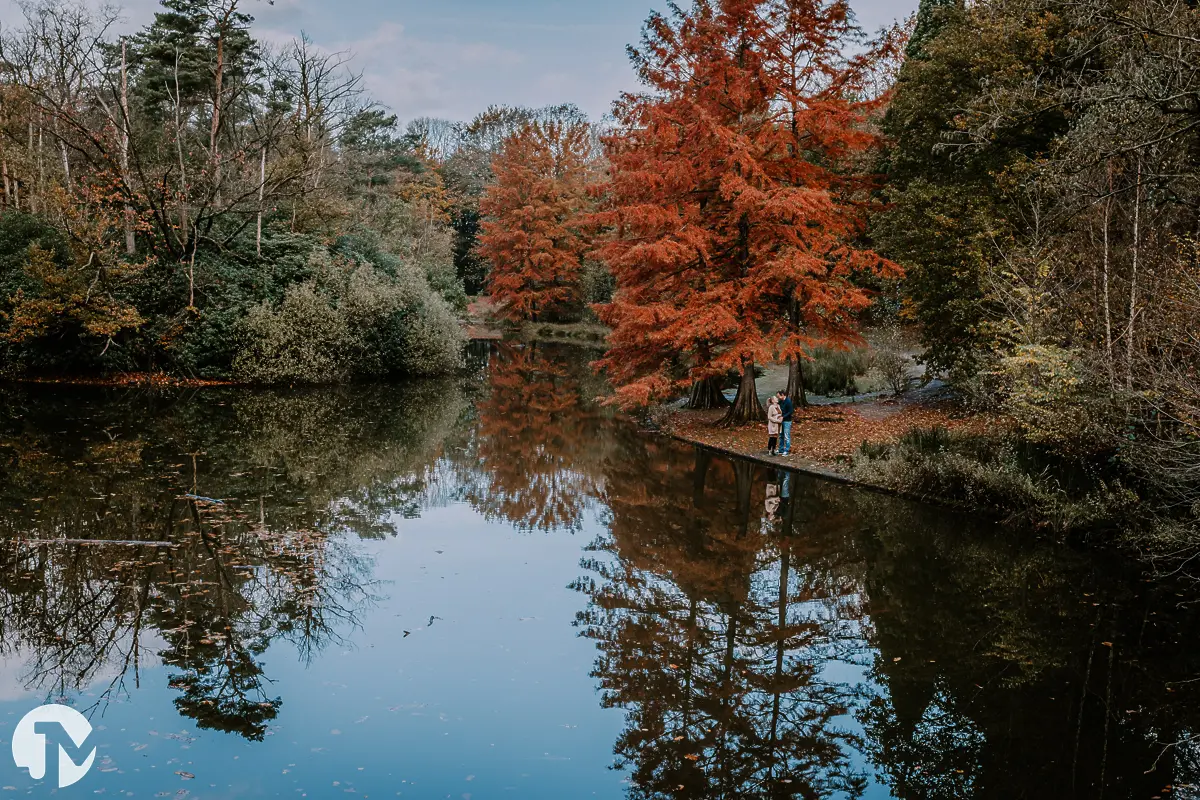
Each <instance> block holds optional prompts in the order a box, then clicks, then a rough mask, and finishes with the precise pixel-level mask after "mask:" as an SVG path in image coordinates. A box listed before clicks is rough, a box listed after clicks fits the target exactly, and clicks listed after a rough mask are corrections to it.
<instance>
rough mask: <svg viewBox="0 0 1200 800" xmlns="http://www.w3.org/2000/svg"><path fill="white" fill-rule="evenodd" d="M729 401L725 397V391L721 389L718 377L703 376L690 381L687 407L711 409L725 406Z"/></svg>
mask: <svg viewBox="0 0 1200 800" xmlns="http://www.w3.org/2000/svg"><path fill="white" fill-rule="evenodd" d="M728 406H729V401H728V400H726V399H725V393H724V392H722V391H721V379H720V378H715V377H713V378H704V379H703V380H698V381H695V382H694V383H692V395H691V398H690V399H689V400H688V408H691V409H697V410H699V409H711V408H727V407H728Z"/></svg>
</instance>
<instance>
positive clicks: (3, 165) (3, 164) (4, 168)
mask: <svg viewBox="0 0 1200 800" xmlns="http://www.w3.org/2000/svg"><path fill="white" fill-rule="evenodd" d="M0 172H2V173H3V174H4V207H5V208H8V204H9V200H10V198H11V197H12V193H11V192H10V191H9V188H8V159H4V160H3V161H0Z"/></svg>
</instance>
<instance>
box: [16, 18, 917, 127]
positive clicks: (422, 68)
mask: <svg viewBox="0 0 1200 800" xmlns="http://www.w3.org/2000/svg"><path fill="white" fill-rule="evenodd" d="M90 1H91V2H98V0H90ZM118 1H119V2H121V5H123V6H124V8H125V13H126V16H127V17H128V18H129V22H130V24H131V26H132V27H140V26H141V25H143V24H145V22H147V21H148V20H149V19H150V15H151V14H152V13H153V11H154V10H155V8H157V6H158V2H157V0H118ZM243 2H244V3H245V6H246V8H247V10H248V11H250V12H251V13H253V14H255V16H256V17H257V19H258V21H257V24H256V26H255V27H256V34H257V35H258V36H260V37H261V38H263V39H267V40H271V41H281V40H283V41H286V40H288V39H291V38H292V37H294V36H295V35H297V34H298V33H299V32H300V31H301V30H303V31H306V32H307V33H308V34H309V36H311V37H312V38H313V40H314V41H315V42H316V43H317V44H318V45H320V46H321V47H323V48H325V49H329V50H343V49H349V50H352V51H353V52H354V53H355V54H356V56H357V58H356V59H355V62H354V63H355V66H356V68H357V69H359V70H362V71H363V72H364V73H365V78H366V81H367V85H368V88H369V90H370V91H371V93H372V94H373V96H374V97H375V98H376V99H378V100H379V101H380V102H382V103H384V104H385V105H387V106H388V107H389V108H390V109H391V110H392V111H393V112H394V113H396V114H398V115H399V116H400V118H401V120H409V119H412V118H414V117H419V116H435V117H447V118H450V119H469V118H470V117H472V116H474V115H475V114H476V113H477V112H479V111H481V110H483V109H484V108H486V107H487V106H488V104H490V103H497V104H509V105H526V106H540V105H547V104H552V103H567V102H571V103H575V104H577V105H578V106H580V107H581V108H583V109H584V110H585V111H586V112H588V114H589V115H591V116H592V117H593V118H598V117H600V116H602V115H603V114H605V113H606V112H607V111H608V110H609V107H610V105H611V103H612V101H613V100H614V99H616V97H617V95H618V94H619V93H620V92H621V90H623V89H629V88H634V87H636V85H637V83H636V80H635V79H634V76H633V73H632V71H631V69H630V67H629V62H628V60H627V58H626V55H625V46H626V45H627V44H629V43H631V42H636V41H637V40H638V37H639V35H640V31H641V26H642V23H643V21H644V20H645V19H646V16H647V15H648V13H649V11H650V10H651V8H660V9H661V8H662V7H663V6H664V2H663V0H276V2H275V4H274V5H267V3H266V0H243ZM684 2H685V3H686V0H684ZM852 2H853V5H854V8H855V10H856V12H857V14H858V17H859V22H860V23H861V24H862V25H863V27H864V28H866V29H867V30H868V31H870V32H873V31H875V30H877V29H878V28H879V27H881V26H883V25H886V24H890V23H891V22H892V21H893V20H894V19H896V18H898V17H905V16H907V15H908V14H910V13H912V11H913V9H914V8H915V7H916V3H917V0H856V1H855V0H852ZM14 11H15V8H14V3H13V0H0V20H2V21H5V22H6V23H8V22H15V21H16V20H15V19H14V17H15V16H16V15H15V14H14V13H13V12H14Z"/></svg>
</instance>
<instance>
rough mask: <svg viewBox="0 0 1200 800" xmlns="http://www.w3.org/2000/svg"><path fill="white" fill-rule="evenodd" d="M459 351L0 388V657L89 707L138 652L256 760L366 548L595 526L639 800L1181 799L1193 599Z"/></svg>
mask: <svg viewBox="0 0 1200 800" xmlns="http://www.w3.org/2000/svg"><path fill="white" fill-rule="evenodd" d="M475 355H476V359H475V363H476V366H477V370H478V371H477V373H475V374H472V375H470V376H468V378H467V379H465V380H461V381H456V382H451V383H420V384H408V385H402V386H393V387H361V386H360V387H353V388H347V389H340V390H320V391H302V392H265V393H264V392H242V391H225V390H215V391H207V392H203V393H200V394H197V395H189V394H161V395H160V394H143V393H136V392H103V391H93V392H83V393H76V394H70V393H63V392H60V391H56V392H52V393H48V392H41V391H38V390H35V389H28V390H20V391H10V392H9V393H7V394H6V395H3V396H0V403H3V404H4V408H2V409H0V411H4V412H5V413H4V415H3V421H2V422H0V658H3V659H5V660H11V661H14V662H19V663H21V664H24V665H26V666H25V672H24V674H23V676H22V677H23V679H24V681H25V682H26V684H27V685H28V686H29V687H30V688H32V689H36V690H37V691H39V692H42V693H44V694H45V695H46V696H47V697H56V696H58V695H62V694H70V693H72V692H74V691H78V690H82V689H84V688H89V687H100V688H101V689H102V690H104V691H102V693H101V697H100V700H99V701H98V702H100V703H104V702H106V701H107V700H108V699H111V698H113V697H115V696H117V695H120V694H122V693H124V692H127V691H131V690H132V688H133V687H135V686H136V685H137V684H138V682H139V680H140V679H141V675H142V667H143V665H144V664H145V663H146V662H147V661H149V660H154V661H156V662H161V663H162V664H164V665H165V666H166V673H167V675H168V679H169V680H170V682H171V686H172V687H174V691H175V703H176V706H177V708H178V709H179V711H180V712H181V713H182V714H184V715H186V716H188V717H191V718H193V719H195V720H196V723H197V724H198V725H199V726H201V727H204V728H211V729H216V730H222V731H230V732H236V733H238V734H240V735H242V736H245V737H247V738H249V739H261V738H262V737H263V736H264V735H265V734H266V732H267V727H268V725H270V723H271V721H272V720H273V719H275V718H276V715H277V714H278V713H279V709H280V706H281V703H282V702H284V701H285V700H286V698H280V697H278V696H276V695H275V694H274V693H272V691H271V690H270V682H269V680H268V677H267V675H265V674H264V671H263V666H262V660H263V654H264V653H265V651H266V650H267V648H268V647H269V646H270V645H272V644H273V643H277V642H287V643H290V644H291V645H293V646H294V647H295V648H296V650H297V652H298V653H299V657H300V658H302V659H309V658H312V657H314V656H315V655H316V654H317V653H318V652H319V651H320V650H321V649H322V648H324V647H328V646H329V645H330V644H331V643H336V642H338V641H340V637H345V636H347V634H348V632H350V631H352V630H353V628H354V626H355V625H356V624H357V620H358V619H359V617H360V616H361V614H362V612H363V611H364V610H365V609H366V608H367V607H368V606H369V605H370V604H371V603H372V601H373V598H374V597H375V596H376V595H377V594H378V593H379V592H378V590H377V588H376V587H375V586H374V585H373V575H372V570H373V565H372V563H371V562H370V561H369V560H368V559H367V558H366V557H365V556H364V555H363V554H364V552H365V549H364V547H363V546H362V540H363V539H378V538H384V537H390V536H392V535H394V534H395V533H396V530H395V524H396V522H395V520H396V519H398V518H401V519H402V518H404V517H413V516H417V515H419V514H421V513H422V512H423V511H424V510H425V509H428V508H430V507H431V506H437V505H441V504H448V503H465V504H467V505H469V506H470V507H472V508H473V509H475V510H476V511H477V512H478V513H479V514H480V515H481V516H483V517H484V518H487V519H493V520H497V521H503V522H505V523H507V524H510V525H512V526H514V527H515V528H517V529H519V530H521V531H547V532H549V531H560V532H569V533H577V532H580V531H583V530H587V531H588V536H589V539H586V540H581V541H592V538H591V537H595V538H594V541H592V543H591V545H590V546H589V547H588V548H587V549H586V552H585V558H584V562H583V568H584V569H583V572H584V575H583V576H582V577H580V578H579V580H578V581H577V582H576V584H575V588H576V589H578V590H579V591H580V592H581V595H580V605H581V606H583V607H584V609H583V611H581V612H580V614H579V616H578V620H577V625H578V630H579V632H580V633H581V634H582V635H583V636H585V637H587V638H588V639H590V640H592V641H594V642H595V644H596V647H597V653H598V657H597V660H596V662H595V667H594V673H593V674H594V678H595V680H596V681H597V683H598V685H599V687H600V689H601V693H602V703H603V704H604V705H605V706H608V707H614V708H620V709H622V710H623V713H624V715H625V726H624V729H623V731H622V733H621V734H620V736H619V738H618V739H617V741H616V742H615V743H614V753H615V756H616V763H617V764H618V765H619V766H621V767H622V768H623V769H626V770H627V771H628V777H629V789H628V793H629V795H630V796H631V797H634V798H658V797H679V798H716V797H723V798H741V797H747V798H785V797H803V798H818V797H822V798H823V797H835V796H839V797H840V796H850V797H854V796H860V795H864V794H867V793H868V792H870V793H872V794H873V793H874V790H872V789H871V788H870V787H871V785H872V784H876V788H877V789H882V788H884V787H886V789H887V790H890V791H891V793H892V794H894V795H895V796H897V797H901V798H913V800H916V799H917V798H921V799H922V800H924V799H926V798H929V799H934V798H947V799H949V798H961V797H979V798H993V797H994V798H1005V800H1007V799H1008V798H1041V797H1055V798H1094V797H1100V796H1106V797H1145V798H1153V797H1155V796H1159V797H1170V796H1173V797H1188V796H1197V794H1196V790H1194V789H1192V788H1189V787H1192V786H1194V785H1195V784H1197V783H1200V755H1198V754H1200V746H1198V744H1197V742H1198V741H1200V739H1197V736H1198V735H1200V720H1198V714H1197V712H1198V711H1200V643H1198V642H1200V638H1198V636H1197V634H1198V633H1200V624H1198V623H1200V615H1198V614H1197V613H1196V611H1195V610H1194V606H1193V605H1192V604H1191V603H1190V602H1189V599H1190V598H1191V597H1192V596H1193V595H1194V588H1192V587H1191V586H1185V587H1184V588H1180V587H1179V586H1178V585H1177V584H1175V583H1174V582H1172V581H1170V580H1160V579H1152V576H1148V575H1144V574H1142V573H1140V572H1138V571H1137V570H1134V569H1131V568H1130V567H1129V565H1128V562H1127V561H1124V562H1117V563H1113V562H1110V561H1109V560H1106V559H1105V558H1102V557H1098V556H1096V555H1094V554H1092V555H1086V556H1085V555H1083V554H1079V553H1075V552H1073V551H1071V550H1068V549H1066V548H1061V547H1056V546H1053V545H1050V544H1046V543H1039V542H1037V541H1023V540H1022V539H1021V537H1019V536H1015V535H1013V534H1012V533H1011V532H999V531H997V530H995V529H994V528H993V527H992V526H991V525H990V524H989V523H986V522H983V521H980V520H975V519H971V518H969V517H963V516H957V515H952V514H948V513H946V512H944V511H940V510H937V509H932V508H927V507H923V506H919V505H915V504H912V503H908V502H904V501H901V500H897V499H893V498H888V497H884V496H881V495H877V494H872V493H866V492H861V491H857V490H852V489H849V488H846V487H842V486H836V485H833V484H829V483H826V482H822V481H818V480H815V479H809V478H804V477H801V476H798V475H790V474H786V473H779V472H776V471H773V470H768V469H766V468H764V467H759V466H754V465H751V464H749V463H746V462H735V461H730V460H728V459H725V458H722V457H719V456H716V455H714V454H712V453H709V452H707V451H703V450H696V449H694V448H691V447H687V446H683V445H681V444H678V443H674V442H671V441H669V440H667V439H664V438H661V437H655V436H651V435H647V434H645V433H643V432H641V431H639V430H638V428H637V427H636V426H634V425H632V424H631V423H629V422H628V421H627V420H622V419H620V418H618V417H616V416H615V415H614V414H612V413H611V412H609V411H608V410H606V409H604V408H602V407H601V406H599V405H598V404H597V403H596V402H595V398H596V397H597V396H598V395H600V394H601V393H602V391H603V387H602V384H601V383H600V382H599V380H598V379H597V378H596V376H595V375H593V374H592V372H591V371H590V369H589V368H588V366H587V363H586V361H587V356H588V354H586V353H582V354H581V353H579V352H577V351H572V350H570V349H567V348H556V347H547V346H544V345H538V346H517V345H503V346H499V347H494V348H487V349H486V350H481V351H479V352H477V353H476V354H475ZM798 435H802V432H800V434H798ZM206 498H217V499H220V500H223V501H224V502H222V503H218V502H212V501H211V500H208V499H206ZM60 537H65V538H68V539H88V540H102V541H109V542H114V541H122V542H124V541H128V540H137V541H142V542H146V543H148V544H142V545H125V544H122V545H116V544H109V545H99V546H96V545H91V546H87V545H79V544H71V543H64V542H61V541H60V542H46V541H44V540H47V539H56V538H60ZM481 677H486V676H481ZM105 687H107V688H106V689H105ZM1167 787H1171V788H1170V791H1168V790H1167ZM1189 793H1190V794H1189Z"/></svg>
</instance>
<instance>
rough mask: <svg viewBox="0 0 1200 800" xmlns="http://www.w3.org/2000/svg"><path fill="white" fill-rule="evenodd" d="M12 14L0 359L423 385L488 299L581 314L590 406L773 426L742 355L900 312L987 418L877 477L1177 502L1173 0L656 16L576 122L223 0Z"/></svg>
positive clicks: (1199, 425) (1185, 429)
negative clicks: (474, 300)
mask: <svg viewBox="0 0 1200 800" xmlns="http://www.w3.org/2000/svg"><path fill="white" fill-rule="evenodd" d="M21 8H22V11H23V14H24V20H22V21H19V24H8V25H6V26H5V27H4V30H3V34H2V36H0V168H2V171H3V187H4V190H3V192H4V193H3V206H2V212H0V284H2V286H0V305H2V308H0V312H2V316H0V335H2V336H3V339H4V346H3V348H2V351H0V352H2V354H3V355H2V365H0V366H2V367H3V369H4V370H5V371H6V372H7V373H9V374H59V375H61V374H73V375H78V374H86V373H96V372H98V373H113V372H121V371H156V370H160V371H165V372H168V373H171V374H175V375H179V376H190V377H201V378H233V379H237V380H241V381H246V382H257V383H296V382H318V383H320V382H336V381H341V380H347V379H353V378H370V377H378V376H387V375H392V374H410V375H413V374H415V375H421V374H438V373H445V372H449V371H453V370H455V369H457V368H458V367H459V365H460V363H461V357H462V348H463V343H464V338H465V334H464V333H463V325H462V317H463V316H464V314H465V310H466V308H467V303H468V298H469V297H472V296H486V297H487V298H488V300H489V303H488V307H489V308H492V309H494V311H495V314H496V316H497V317H499V318H503V319H505V320H507V321H510V322H516V323H519V322H528V321H532V322H537V323H554V322H575V321H579V320H590V321H593V322H601V323H603V324H604V325H606V326H607V327H608V328H610V329H611V335H610V337H609V349H608V350H607V352H606V353H605V354H604V355H603V356H602V357H601V359H600V360H599V361H598V363H597V369H598V370H599V371H601V372H602V373H603V374H604V376H605V377H606V378H607V379H608V380H609V381H610V383H611V384H612V386H613V388H614V390H615V395H614V398H613V400H614V402H616V403H618V404H620V405H623V406H626V407H644V406H647V405H653V404H657V403H662V402H669V401H673V400H675V399H677V398H680V397H684V396H687V397H690V404H691V406H692V407H698V408H704V407H708V408H715V407H724V406H726V405H728V406H729V410H728V413H727V415H726V417H725V420H724V421H725V423H726V424H729V425H736V424H741V423H746V422H757V421H759V420H761V419H762V417H763V410H762V408H761V406H760V405H759V399H758V392H757V391H756V384H755V379H756V375H758V374H759V371H760V369H761V367H762V366H763V365H768V364H785V363H786V364H788V365H790V380H789V385H790V387H791V388H792V389H793V392H794V393H796V394H797V395H801V396H802V392H803V390H804V389H805V385H806V370H807V368H808V367H810V366H811V364H812V359H813V358H814V355H815V354H817V353H819V352H828V351H829V350H830V349H832V350H834V351H836V350H838V349H839V348H850V347H855V346H859V345H861V344H862V342H863V338H862V330H863V326H864V325H865V324H866V325H871V326H875V327H885V328H892V329H897V328H900V329H906V330H911V331H913V332H914V333H915V334H916V335H917V336H919V338H920V340H921V343H922V350H923V355H921V356H920V358H921V360H922V361H923V363H924V364H925V367H926V372H925V375H926V376H927V378H934V377H936V378H938V379H940V380H944V381H945V382H946V383H947V384H948V385H949V386H950V387H951V388H952V390H953V391H954V392H955V393H956V395H957V397H958V398H959V399H960V401H962V402H963V404H964V406H965V407H966V408H968V409H970V410H975V411H985V412H987V413H993V414H996V415H998V416H999V417H1000V418H1002V419H1004V420H1005V421H1006V423H1007V424H1008V425H1009V429H1010V431H1011V435H1010V436H1008V437H1007V438H1006V439H1005V441H1004V443H1003V446H996V444H995V442H993V443H992V444H990V445H988V447H985V448H981V447H980V446H979V445H978V442H963V441H958V440H955V439H954V437H946V436H944V435H942V433H940V432H937V431H932V432H929V435H928V436H925V437H916V438H915V439H911V440H910V441H908V442H907V443H904V444H902V445H900V446H897V447H892V448H889V449H887V450H886V452H866V451H864V454H863V458H862V459H861V460H862V461H863V462H864V466H863V469H865V470H866V471H868V472H870V473H871V475H872V476H873V477H874V478H875V479H877V480H881V481H884V482H891V483H892V484H894V485H896V486H897V487H898V488H906V489H914V488H915V489H920V490H922V491H924V492H925V493H931V492H933V493H936V492H938V491H940V489H939V487H941V486H950V485H957V484H961V483H962V482H964V481H966V482H967V483H970V484H971V486H972V489H971V491H972V492H974V493H975V494H974V496H976V497H977V498H982V500H985V501H987V502H988V503H992V501H993V500H994V499H995V498H996V497H998V496H1000V495H1008V496H1012V495H1014V494H1021V495H1022V497H1023V498H1024V499H1023V501H1022V502H1024V503H1026V504H1027V505H1039V506H1040V505H1045V504H1046V503H1047V502H1050V501H1054V502H1057V500H1056V498H1054V497H1050V496H1049V495H1047V494H1046V487H1045V485H1044V484H1039V483H1038V481H1039V480H1040V479H1039V478H1038V476H1039V475H1044V474H1045V473H1046V472H1047V471H1050V472H1053V473H1055V475H1056V476H1058V477H1056V480H1057V481H1058V484H1062V483H1063V480H1059V478H1062V476H1064V475H1070V474H1074V473H1076V472H1078V473H1079V475H1080V476H1081V477H1080V478H1079V480H1074V481H1073V483H1074V484H1076V487H1075V488H1076V489H1077V490H1078V491H1075V493H1074V500H1077V501H1079V502H1075V504H1074V506H1072V508H1071V509H1068V510H1067V511H1064V512H1063V513H1064V514H1065V515H1066V516H1069V517H1071V519H1070V520H1067V522H1065V523H1064V527H1071V526H1073V525H1076V524H1078V525H1080V526H1085V525H1087V524H1090V523H1092V522H1094V521H1096V520H1104V519H1112V518H1115V517H1116V516H1119V515H1120V514H1122V513H1126V512H1127V511H1128V510H1129V509H1130V508H1134V507H1137V508H1145V507H1146V506H1145V505H1144V504H1143V503H1142V501H1145V500H1153V504H1152V506H1151V507H1153V508H1154V509H1156V514H1157V513H1161V514H1162V515H1164V516H1165V517H1169V518H1170V519H1172V520H1174V522H1172V523H1171V524H1172V525H1175V524H1178V523H1179V522H1180V521H1182V522H1183V523H1184V524H1185V526H1190V525H1192V524H1194V522H1195V519H1194V518H1195V516H1196V514H1197V512H1200V489H1198V488H1197V481H1196V478H1195V475H1196V474H1197V473H1198V471H1200V399H1198V398H1200V385H1198V383H1200V372H1198V370H1200V326H1198V325H1197V323H1196V318H1197V312H1198V311H1200V262H1198V260H1197V236H1198V235H1200V217H1198V216H1197V214H1196V210H1195V209H1196V208H1197V207H1198V206H1200V204H1198V202H1197V199H1198V198H1197V194H1198V193H1200V179H1198V176H1200V127H1198V125H1197V123H1198V121H1200V105H1198V104H1197V102H1196V100H1195V96H1196V92H1197V81H1198V79H1197V77H1196V75H1195V71H1194V69H1193V67H1192V64H1194V62H1195V61H1196V60H1197V57H1200V52H1197V48H1198V45H1197V42H1200V12H1197V11H1196V10H1195V9H1194V8H1192V7H1191V6H1190V5H1188V4H1180V3H1175V2H1168V0H1134V2H1112V0H978V1H977V2H965V0H922V2H921V5H920V8H919V10H918V12H917V13H916V14H915V16H914V17H913V18H912V19H910V20H908V21H907V23H905V24H901V25H898V26H896V27H895V28H893V29H891V30H883V31H880V32H879V33H878V34H877V35H875V36H873V37H872V36H869V35H868V34H867V33H866V32H864V31H863V30H862V29H861V28H860V27H859V26H858V25H857V23H856V21H855V16H854V13H853V10H852V8H851V4H850V3H848V2H845V0H820V1H819V2H813V1H812V0H695V2H692V3H690V4H687V5H676V4H668V7H667V10H666V11H665V12H664V13H661V14H660V13H652V14H651V15H650V16H649V18H648V21H647V23H646V25H645V27H644V29H643V32H642V38H641V40H640V42H639V43H638V44H635V45H633V46H631V47H630V48H629V53H630V58H631V60H632V64H633V67H634V69H635V71H636V74H637V76H638V78H639V79H640V82H641V85H642V88H641V89H640V90H639V91H635V92H630V93H627V94H625V95H623V96H622V97H620V98H618V99H617V100H616V102H615V103H614V105H613V112H612V115H611V116H610V117H607V118H606V119H605V120H603V121H599V122H598V121H589V120H588V119H587V117H586V115H584V114H583V113H582V112H581V111H580V110H579V109H578V108H576V107H574V106H572V105H562V106H555V107H547V108H540V109H525V108H514V107H503V106H495V107H492V108H489V109H487V110H486V111H484V112H483V113H481V114H480V115H479V116H478V117H477V118H475V119H474V120H471V121H470V122H453V121H448V120H440V119H429V118H425V119H417V120H413V121H411V122H408V123H407V124H405V125H402V124H401V123H400V121H399V120H398V118H397V117H396V116H394V115H392V114H391V113H390V112H389V111H386V110H384V109H383V108H382V107H380V106H379V105H378V104H376V103H374V102H373V101H372V100H371V99H370V98H369V97H367V95H366V93H365V91H364V87H363V82H362V78H361V76H360V75H358V74H356V73H355V72H354V71H353V65H352V62H351V57H350V56H349V55H348V54H330V53H328V52H326V51H324V50H322V49H320V48H318V47H316V46H315V45H314V44H313V43H312V42H310V41H309V40H308V39H306V38H304V37H301V38H299V39H297V40H296V41H295V42H293V43H292V44H290V45H288V46H286V47H269V46H267V45H265V44H263V43H261V42H258V41H256V40H255V39H254V37H253V36H252V33H251V28H252V22H253V20H252V18H251V16H250V15H249V13H248V12H249V11H250V10H251V7H249V6H247V4H246V3H245V0H220V1H219V2H215V3H213V2H207V3H202V2H199V0H163V8H162V10H161V11H160V12H159V13H158V14H157V15H156V16H155V19H154V20H153V21H152V22H151V23H150V24H149V25H147V26H146V27H144V28H143V29H141V30H140V31H138V32H137V33H135V34H133V35H129V36H118V35H116V34H115V33H114V30H115V26H116V23H117V17H116V15H115V13H114V12H111V11H108V10H103V9H101V10H92V9H91V8H90V7H88V6H84V5H75V4H70V3H68V4H55V3H50V2H46V1H45V0H41V1H40V2H26V3H24V4H23V5H22V6H21ZM734 387H736V389H737V394H736V399H735V400H733V401H732V403H730V401H728V400H727V399H726V395H725V391H727V390H731V389H733V388H734ZM934 456H936V457H934ZM934 461H936V462H937V463H936V464H933V463H932V462H934ZM948 465H949V466H948ZM1031 476H1032V477H1031ZM1054 492H1056V493H1058V494H1061V492H1059V490H1058V489H1055V490H1054ZM1058 499H1061V498H1058ZM998 502H999V501H998ZM1000 504H1001V505H1002V504H1003V502H1000ZM1051 504H1053V503H1051ZM1139 513H1140V512H1139ZM1170 527H1171V526H1170V525H1168V526H1167V528H1170ZM1165 529H1166V528H1164V530H1165Z"/></svg>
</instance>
